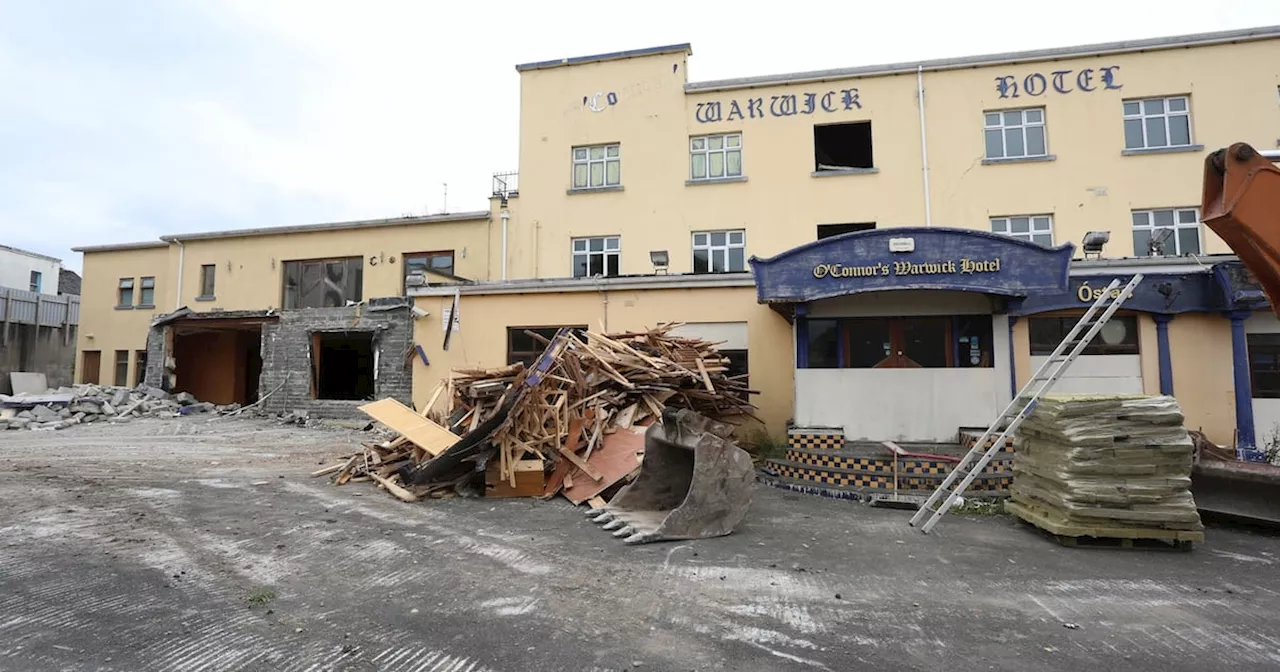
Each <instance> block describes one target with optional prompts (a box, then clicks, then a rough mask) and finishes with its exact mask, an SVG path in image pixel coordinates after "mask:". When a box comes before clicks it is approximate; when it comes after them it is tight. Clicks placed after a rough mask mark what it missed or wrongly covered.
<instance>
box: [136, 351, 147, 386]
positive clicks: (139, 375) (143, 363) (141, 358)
mask: <svg viewBox="0 0 1280 672" xmlns="http://www.w3.org/2000/svg"><path fill="white" fill-rule="evenodd" d="M133 366H134V370H133V386H134V387H137V386H139V385H141V384H143V383H144V382H146V380H147V351H146V350H138V351H137V352H135V353H133Z"/></svg>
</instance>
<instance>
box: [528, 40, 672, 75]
mask: <svg viewBox="0 0 1280 672" xmlns="http://www.w3.org/2000/svg"><path fill="white" fill-rule="evenodd" d="M679 52H684V53H685V54H686V55H692V54H693V45H691V44H689V43H688V42H682V43H680V44H667V45H663V46H661V47H645V48H643V49H628V50H626V51H613V52H609V53H605V54H592V55H590V56H572V57H569V58H559V59H556V60H552V61H536V62H533V63H521V64H518V65H516V72H527V71H529V70H548V69H550V68H562V67H566V66H570V65H584V64H586V63H600V62H603V61H617V60H621V59H624V58H637V57H640V56H659V55H661V54H674V53H679Z"/></svg>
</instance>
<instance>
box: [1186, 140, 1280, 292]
mask: <svg viewBox="0 0 1280 672" xmlns="http://www.w3.org/2000/svg"><path fill="white" fill-rule="evenodd" d="M1200 213H1201V219H1202V220H1203V221H1204V223H1205V225H1206V226H1208V227H1209V228H1210V229H1212V230H1213V232H1214V233H1216V234H1218V237H1220V238H1222V240H1223V242H1225V243H1226V244H1227V245H1228V246H1229V247H1230V248H1231V251H1233V252H1235V253H1236V256H1237V257H1239V258H1240V261H1241V262H1242V263H1243V264H1244V267H1245V268H1246V269H1247V270H1248V271H1249V272H1250V273H1251V274H1253V276H1254V278H1256V279H1257V281H1258V284H1259V285H1260V286H1261V287H1262V291H1263V293H1264V294H1266V295H1267V299H1268V300H1269V301H1270V302H1271V307H1272V310H1274V311H1277V314H1280V224H1278V222H1280V168H1276V166H1275V165H1274V164H1272V163H1271V161H1270V160H1269V159H1267V158H1266V157H1264V156H1262V155H1261V154H1260V153H1259V152H1258V150H1256V149H1254V148H1253V147H1252V146H1250V145H1248V144H1246V143H1243V142H1238V143H1236V144H1234V145H1231V146H1230V147H1227V148H1226V149H1219V150H1218V151H1216V152H1213V153H1212V154H1210V155H1209V156H1208V157H1207V158H1206V159H1205V162H1204V192H1203V194H1202V196H1201V207H1200Z"/></svg>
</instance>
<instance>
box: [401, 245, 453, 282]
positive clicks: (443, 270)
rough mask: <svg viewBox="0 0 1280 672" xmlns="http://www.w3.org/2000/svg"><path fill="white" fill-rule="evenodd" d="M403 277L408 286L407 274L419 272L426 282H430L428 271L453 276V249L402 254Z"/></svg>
mask: <svg viewBox="0 0 1280 672" xmlns="http://www.w3.org/2000/svg"><path fill="white" fill-rule="evenodd" d="M403 258H404V277H405V286H408V284H409V282H408V279H409V276H411V275H414V274H421V275H422V276H423V278H424V280H426V281H427V282H430V276H429V275H427V274H428V272H430V273H437V274H439V275H444V276H448V277H454V273H453V250H449V251H447V252H421V253H418V254H406V255H404V257H403Z"/></svg>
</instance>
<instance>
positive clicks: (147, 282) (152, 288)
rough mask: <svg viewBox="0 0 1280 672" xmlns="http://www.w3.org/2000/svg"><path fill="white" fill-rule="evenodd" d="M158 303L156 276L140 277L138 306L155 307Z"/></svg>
mask: <svg viewBox="0 0 1280 672" xmlns="http://www.w3.org/2000/svg"><path fill="white" fill-rule="evenodd" d="M155 305H156V278H155V276H154V275H144V276H142V277H141V278H138V307H140V308H141V307H147V306H150V307H154V306H155Z"/></svg>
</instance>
